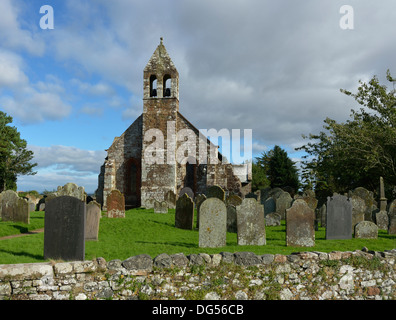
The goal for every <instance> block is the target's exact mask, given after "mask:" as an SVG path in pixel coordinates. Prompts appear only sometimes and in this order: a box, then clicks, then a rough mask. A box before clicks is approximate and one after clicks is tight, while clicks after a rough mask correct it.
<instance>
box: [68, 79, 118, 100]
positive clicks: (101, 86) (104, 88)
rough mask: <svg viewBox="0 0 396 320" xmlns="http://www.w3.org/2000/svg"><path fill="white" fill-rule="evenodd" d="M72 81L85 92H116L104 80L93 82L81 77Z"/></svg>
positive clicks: (108, 94) (92, 93) (96, 94)
mask: <svg viewBox="0 0 396 320" xmlns="http://www.w3.org/2000/svg"><path fill="white" fill-rule="evenodd" d="M71 83H72V84H73V85H76V86H77V87H78V89H79V90H80V92H81V93H83V94H90V95H94V96H112V95H114V94H115V91H114V89H113V88H112V87H111V86H110V85H108V84H106V83H104V82H98V83H96V84H91V83H89V82H83V81H81V80H79V79H72V80H71Z"/></svg>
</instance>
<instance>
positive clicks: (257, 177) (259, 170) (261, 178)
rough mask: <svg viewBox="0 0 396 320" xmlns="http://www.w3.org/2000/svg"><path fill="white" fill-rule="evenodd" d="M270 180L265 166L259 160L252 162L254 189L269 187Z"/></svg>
mask: <svg viewBox="0 0 396 320" xmlns="http://www.w3.org/2000/svg"><path fill="white" fill-rule="evenodd" d="M269 185H270V182H269V181H268V179H267V173H266V171H265V168H264V167H263V166H262V165H261V164H260V163H259V162H257V161H256V162H253V163H252V191H256V190H260V189H264V188H266V187H269Z"/></svg>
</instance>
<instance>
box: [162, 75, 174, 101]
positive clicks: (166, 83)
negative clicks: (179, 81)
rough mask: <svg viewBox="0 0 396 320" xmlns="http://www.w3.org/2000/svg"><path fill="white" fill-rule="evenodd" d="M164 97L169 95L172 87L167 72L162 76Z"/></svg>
mask: <svg viewBox="0 0 396 320" xmlns="http://www.w3.org/2000/svg"><path fill="white" fill-rule="evenodd" d="M163 84H164V91H163V92H164V97H170V96H171V92H172V90H171V88H172V78H171V76H170V75H169V74H167V75H165V76H164V82H163Z"/></svg>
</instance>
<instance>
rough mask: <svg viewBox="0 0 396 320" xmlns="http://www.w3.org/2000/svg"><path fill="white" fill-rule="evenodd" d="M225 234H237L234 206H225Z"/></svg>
mask: <svg viewBox="0 0 396 320" xmlns="http://www.w3.org/2000/svg"><path fill="white" fill-rule="evenodd" d="M226 207H227V232H233V233H235V232H237V231H238V228H237V211H236V206H234V205H232V204H227V206H226Z"/></svg>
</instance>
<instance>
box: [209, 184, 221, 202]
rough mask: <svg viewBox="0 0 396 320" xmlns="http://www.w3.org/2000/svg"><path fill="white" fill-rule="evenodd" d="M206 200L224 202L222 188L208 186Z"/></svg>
mask: <svg viewBox="0 0 396 320" xmlns="http://www.w3.org/2000/svg"><path fill="white" fill-rule="evenodd" d="M206 197H207V198H217V199H220V200H221V201H224V200H225V192H224V190H223V188H221V187H220V186H218V185H214V186H210V187H209V188H208V190H207V193H206Z"/></svg>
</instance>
